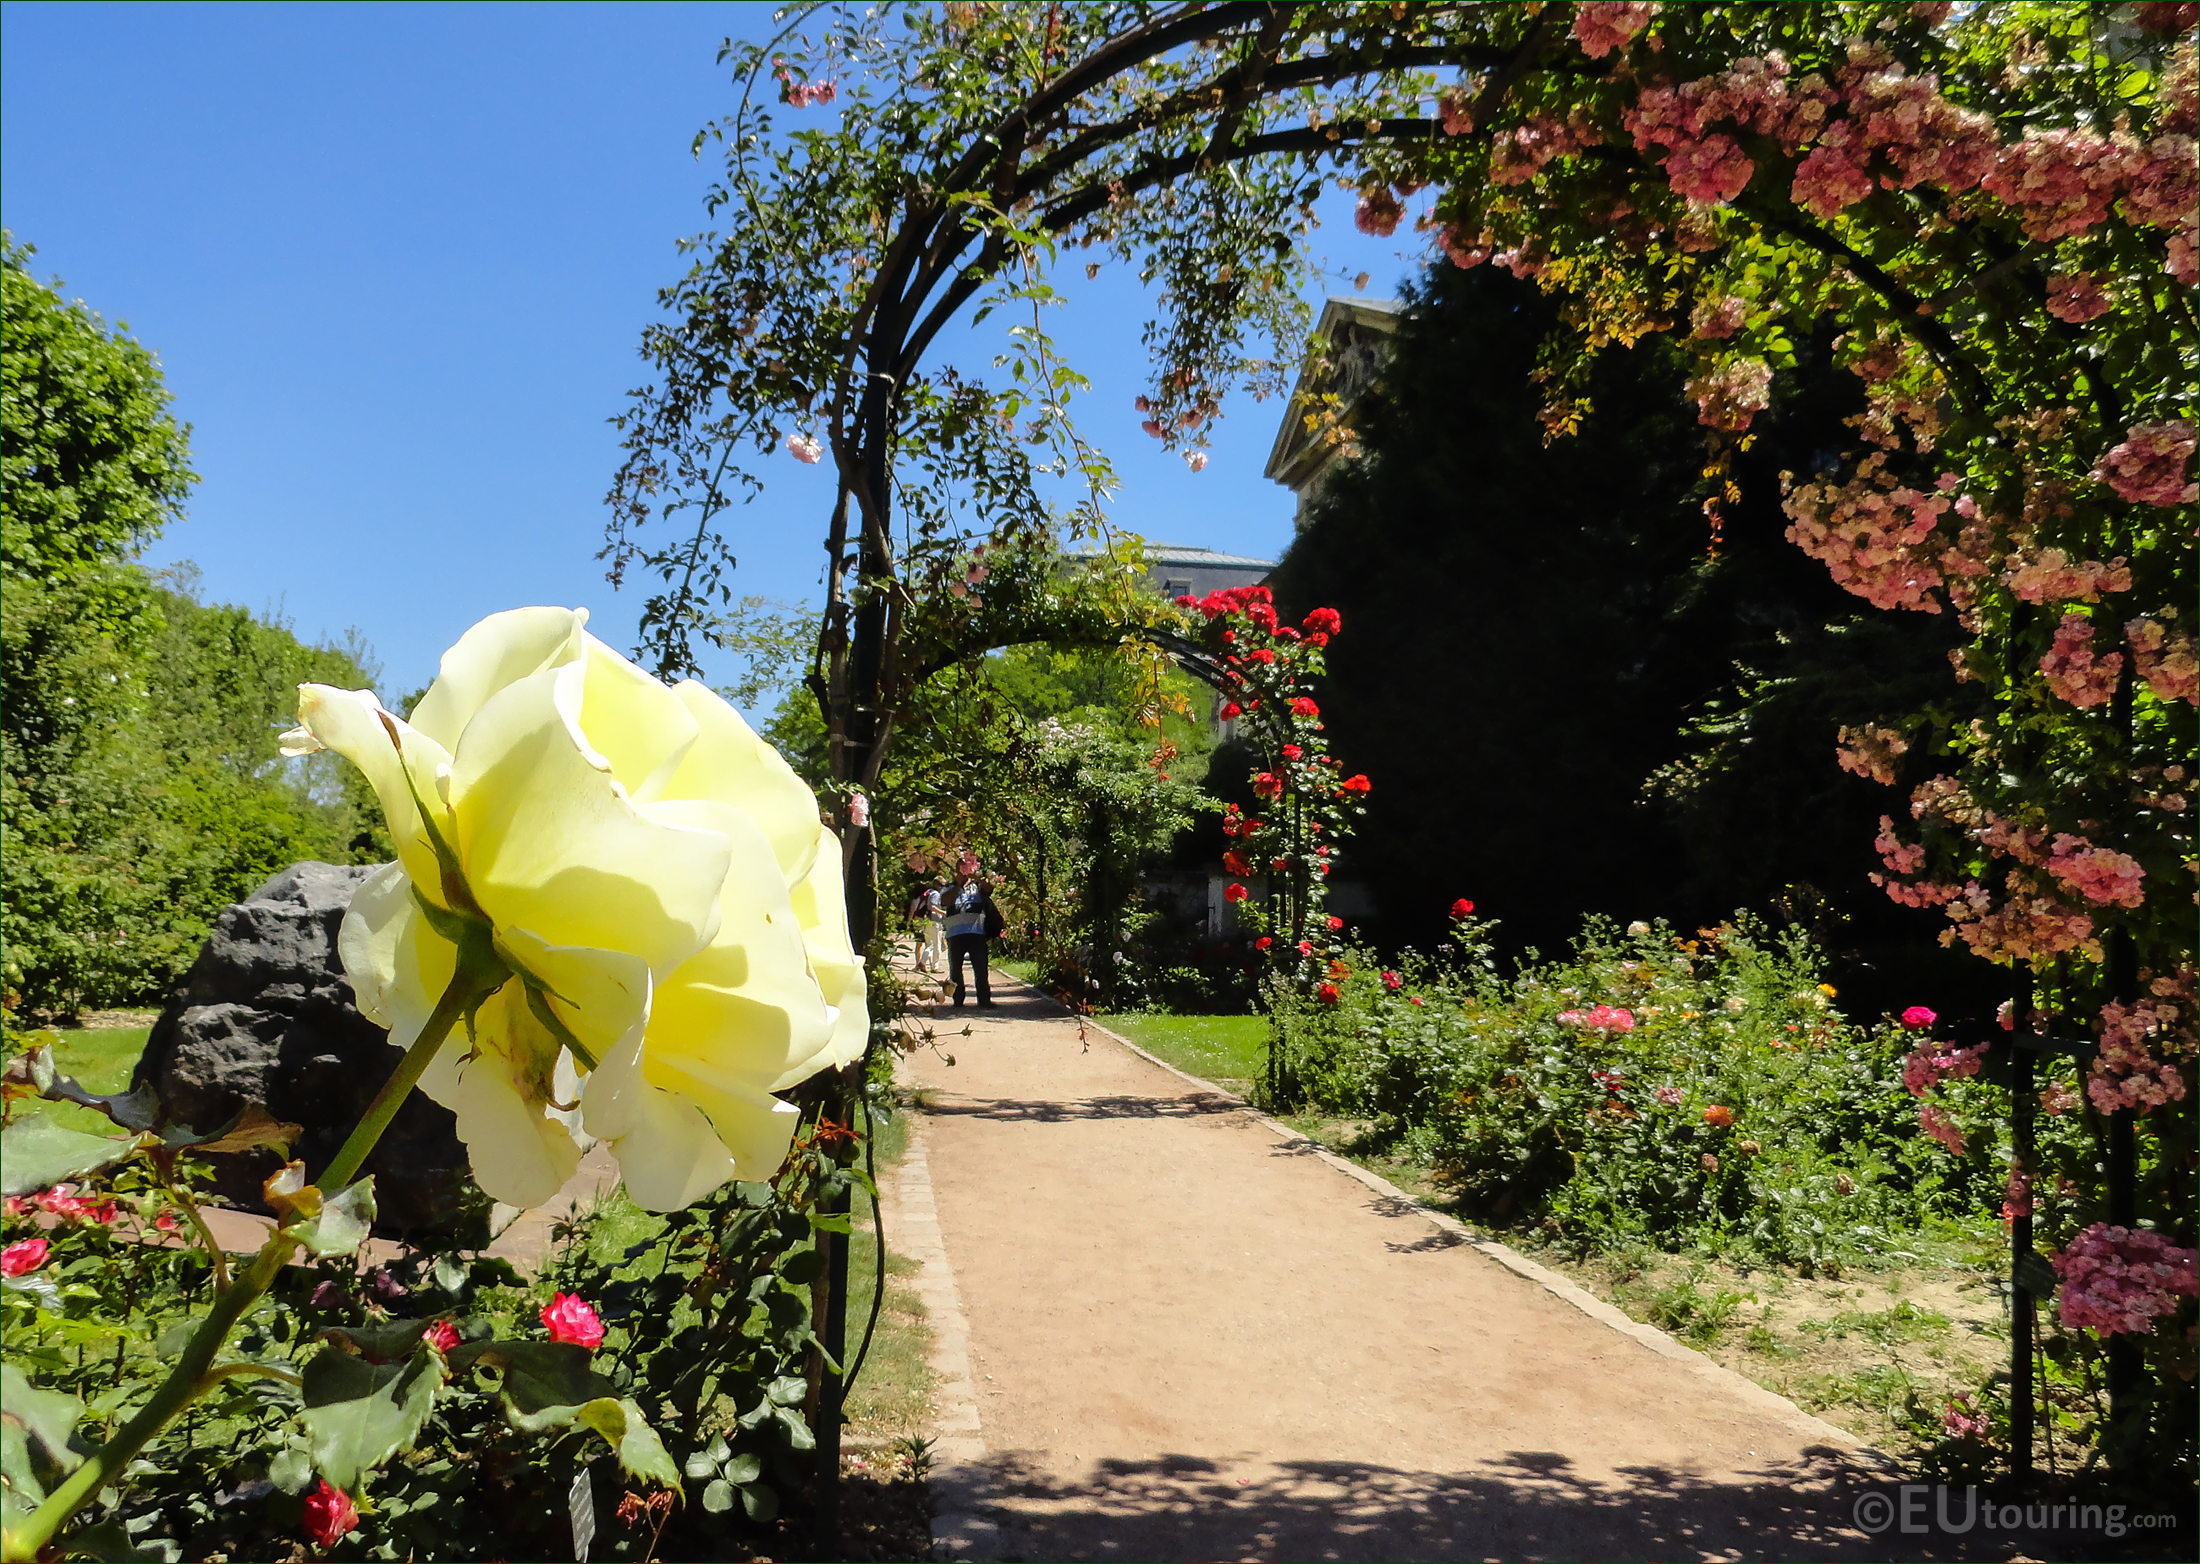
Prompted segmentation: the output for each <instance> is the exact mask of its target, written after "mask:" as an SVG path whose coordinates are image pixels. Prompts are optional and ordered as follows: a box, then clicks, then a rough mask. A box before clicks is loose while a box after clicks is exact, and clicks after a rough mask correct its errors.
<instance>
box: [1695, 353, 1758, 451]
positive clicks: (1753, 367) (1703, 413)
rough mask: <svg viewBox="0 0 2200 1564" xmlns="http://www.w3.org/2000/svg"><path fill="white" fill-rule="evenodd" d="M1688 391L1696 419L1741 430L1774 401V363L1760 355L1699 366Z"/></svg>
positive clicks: (1735, 431) (1709, 424) (1703, 422)
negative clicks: (1772, 364) (1694, 407)
mask: <svg viewBox="0 0 2200 1564" xmlns="http://www.w3.org/2000/svg"><path fill="white" fill-rule="evenodd" d="M1688 394H1689V396H1690V397H1691V398H1693V399H1694V401H1695V403H1696V422H1698V423H1700V424H1704V425H1707V426H1709V427H1710V428H1713V429H1724V430H1726V431H1728V432H1729V433H1733V434H1739V433H1741V432H1742V431H1743V430H1746V429H1747V428H1748V427H1749V425H1750V421H1751V420H1752V419H1754V418H1755V417H1756V416H1757V415H1758V414H1759V413H1761V412H1763V411H1764V410H1765V409H1766V408H1767V407H1770V406H1771V405H1772V366H1771V365H1770V364H1767V363H1766V362H1765V361H1764V360H1763V359H1761V358H1730V359H1727V360H1725V361H1723V362H1721V363H1717V364H1713V365H1710V366H1708V367H1705V368H1701V369H1699V370H1697V372H1696V373H1695V374H1694V375H1692V376H1690V377H1689V381H1688Z"/></svg>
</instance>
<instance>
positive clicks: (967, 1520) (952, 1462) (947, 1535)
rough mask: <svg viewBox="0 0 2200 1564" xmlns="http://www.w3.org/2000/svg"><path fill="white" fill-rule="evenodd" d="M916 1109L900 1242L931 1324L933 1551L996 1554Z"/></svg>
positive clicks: (903, 1183)
mask: <svg viewBox="0 0 2200 1564" xmlns="http://www.w3.org/2000/svg"><path fill="white" fill-rule="evenodd" d="M905 1111H907V1112H908V1114H909V1141H908V1145H907V1147H906V1149H905V1150H904V1151H903V1152H902V1157H901V1166H900V1168H899V1169H898V1170H897V1171H896V1175H895V1189H894V1208H895V1209H894V1215H895V1218H896V1223H895V1226H896V1228H897V1229H898V1231H897V1232H896V1233H895V1243H894V1248H895V1250H896V1251H897V1252H898V1253H900V1254H901V1255H903V1256H904V1257H906V1258H908V1259H910V1260H914V1261H915V1262H916V1263H917V1274H916V1278H915V1287H916V1292H917V1296H918V1297H919V1298H920V1299H922V1300H923V1302H924V1314H925V1320H926V1322H927V1324H928V1325H929V1326H930V1327H931V1337H932V1343H931V1350H930V1352H929V1353H928V1354H927V1357H928V1360H929V1362H930V1364H931V1368H932V1428H933V1432H934V1435H935V1438H934V1441H933V1445H932V1467H931V1470H930V1472H929V1473H927V1475H926V1478H925V1482H926V1485H927V1486H928V1487H929V1488H930V1489H931V1494H932V1504H933V1515H932V1556H933V1557H934V1558H942V1559H972V1560H982V1559H996V1558H999V1557H1000V1551H1001V1528H1000V1525H999V1523H997V1522H995V1521H993V1520H990V1519H988V1518H987V1516H986V1515H985V1513H984V1511H985V1508H986V1501H987V1499H988V1497H989V1495H990V1493H991V1481H990V1477H989V1474H988V1473H987V1471H986V1468H985V1466H984V1464H983V1463H984V1458H985V1437H984V1431H983V1430H982V1429H981V1428H980V1427H979V1425H978V1391H977V1386H976V1385H975V1383H974V1382H973V1381H972V1379H971V1377H970V1326H969V1322H968V1321H967V1320H966V1319H965V1317H964V1315H963V1307H962V1295H961V1294H960V1293H959V1292H957V1291H956V1290H955V1268H954V1266H953V1265H952V1264H951V1263H950V1262H949V1260H948V1258H947V1246H946V1243H945V1242H944V1240H943V1239H942V1238H941V1235H940V1216H939V1207H938V1206H937V1205H936V1204H934V1202H933V1198H932V1167H931V1163H930V1162H929V1161H928V1160H927V1159H926V1157H925V1148H924V1119H923V1114H922V1112H921V1110H918V1109H916V1108H914V1107H912V1108H910V1109H908V1110H905Z"/></svg>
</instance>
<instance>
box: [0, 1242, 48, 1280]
mask: <svg viewBox="0 0 2200 1564" xmlns="http://www.w3.org/2000/svg"><path fill="white" fill-rule="evenodd" d="M46 1248H47V1245H46V1240H45V1239H43V1238H26V1239H24V1240H23V1241H22V1242H21V1243H19V1244H10V1245H8V1247H7V1248H5V1249H0V1276H28V1275H29V1274H30V1273H31V1272H33V1271H35V1270H37V1269H38V1268H39V1267H40V1266H42V1265H44V1264H45V1263H46Z"/></svg>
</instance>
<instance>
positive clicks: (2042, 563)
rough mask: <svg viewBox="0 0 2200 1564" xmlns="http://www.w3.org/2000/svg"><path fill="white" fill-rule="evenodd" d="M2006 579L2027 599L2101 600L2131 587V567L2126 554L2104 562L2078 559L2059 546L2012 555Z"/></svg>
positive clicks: (2031, 601)
mask: <svg viewBox="0 0 2200 1564" xmlns="http://www.w3.org/2000/svg"><path fill="white" fill-rule="evenodd" d="M2003 579H2004V580H2006V581H2007V582H2008V583H2009V590H2010V591H2012V592H2014V593H2015V594H2016V595H2017V596H2018V597H2020V598H2022V599H2023V600H2024V601H2025V602H2027V603H2069V602H2080V603H2098V602H2099V601H2100V600H2101V596H2102V594H2103V593H2106V592H2128V591H2130V590H2131V568H2130V566H2129V565H2128V564H2127V563H2126V562H2125V561H2124V559H2123V558H2122V556H2120V555H2119V556H2118V557H2117V558H2115V559H2112V560H2110V561H2109V562H2108V563H2107V564H2105V565H2103V564H2099V563H2096V562H2093V561H2088V560H2075V561H2074V560H2072V559H2071V557H2070V556H2069V555H2068V554H2066V553H2064V552H2063V551H2062V550H2061V549H2059V548H2049V549H2041V550H2040V551H2039V552H2038V553H2036V554H2035V553H2032V552H2030V551H2029V550H2023V551H2020V552H2018V553H2015V554H2012V555H2010V556H2009V569H2008V573H2007V574H2006V575H2005V576H2004V577H2003Z"/></svg>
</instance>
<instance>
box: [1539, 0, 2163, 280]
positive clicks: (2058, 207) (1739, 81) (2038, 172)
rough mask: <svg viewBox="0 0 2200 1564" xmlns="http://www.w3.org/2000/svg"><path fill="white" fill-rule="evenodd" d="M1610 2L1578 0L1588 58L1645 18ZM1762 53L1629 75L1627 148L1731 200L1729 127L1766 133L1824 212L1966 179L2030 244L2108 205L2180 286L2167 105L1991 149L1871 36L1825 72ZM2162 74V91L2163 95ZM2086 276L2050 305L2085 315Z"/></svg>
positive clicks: (2041, 132) (1801, 201)
mask: <svg viewBox="0 0 2200 1564" xmlns="http://www.w3.org/2000/svg"><path fill="white" fill-rule="evenodd" d="M1627 9H1628V8H1626V7H1610V8H1604V7H1592V6H1583V7H1581V8H1580V9H1579V10H1578V11H1577V12H1576V15H1575V21H1574V33H1575V37H1576V38H1577V39H1579V40H1581V43H1582V48H1583V51H1584V52H1585V53H1590V54H1592V55H1593V56H1595V57H1601V56H1602V55H1603V54H1605V53H1609V52H1610V51H1611V50H1612V49H1614V48H1617V47H1621V46H1623V45H1624V44H1625V43H1626V42H1627V40H1628V39H1629V38H1631V37H1632V36H1633V32H1634V31H1640V29H1641V26H1642V25H1643V24H1644V23H1646V22H1647V21H1648V17H1647V15H1645V16H1643V17H1641V18H1640V20H1639V21H1635V22H1634V24H1633V29H1632V31H1628V32H1625V33H1622V32H1621V31H1620V29H1619V27H1618V26H1616V25H1615V21H1616V19H1615V18H1614V17H1613V16H1612V15H1611V14H1610V13H1611V12H1618V11H1624V10H1627ZM1790 74H1791V73H1790V68H1789V65H1788V62H1787V60H1786V59H1785V57H1784V56H1782V55H1781V54H1780V53H1779V52H1778V51H1773V52H1771V53H1768V54H1766V55H1764V56H1762V57H1751V58H1747V59H1743V60H1739V61H1737V62H1736V63H1735V64H1734V65H1733V67H1731V68H1730V69H1729V70H1727V71H1726V72H1725V73H1724V74H1722V75H1718V76H1706V77H1702V78H1699V79H1698V80H1695V81H1688V82H1681V83H1678V84H1675V85H1671V86H1664V85H1658V86H1648V87H1644V88H1643V89H1642V90H1641V91H1640V92H1639V93H1638V94H1637V96H1636V100H1635V103H1634V105H1633V106H1632V107H1631V108H1629V109H1628V110H1627V111H1626V114H1625V123H1626V126H1627V129H1628V131H1629V133H1630V134H1632V135H1633V137H1634V139H1635V147H1636V150H1637V151H1641V152H1648V151H1650V150H1651V149H1652V148H1653V147H1659V146H1662V147H1664V148H1666V149H1667V150H1666V153H1665V156H1664V165H1665V171H1666V177H1667V179H1668V181H1669V182H1670V183H1671V185H1672V187H1673V189H1674V190H1675V191H1676V192H1677V193H1679V194H1680V195H1682V196H1684V197H1686V198H1688V199H1689V200H1691V201H1696V202H1701V203H1704V204H1707V205H1717V204H1720V203H1723V202H1727V201H1731V200H1732V199H1734V197H1735V196H1737V195H1739V194H1740V193H1741V191H1742V190H1743V189H1744V188H1745V187H1746V186H1747V185H1748V184H1749V181H1750V179H1751V177H1752V175H1753V174H1754V173H1755V165H1754V163H1753V161H1752V159H1751V157H1750V155H1749V153H1748V152H1747V151H1746V150H1744V148H1743V147H1742V145H1741V143H1740V142H1739V141H1737V140H1736V134H1737V133H1746V134H1750V135H1755V136H1761V137H1764V138H1766V139H1769V140H1771V141H1774V142H1776V143H1777V144H1778V145H1779V147H1780V149H1781V150H1782V151H1783V152H1784V153H1786V154H1787V155H1788V156H1790V157H1794V156H1797V155H1798V154H1801V153H1803V152H1804V149H1805V148H1809V149H1810V150H1809V151H1808V154H1807V155H1805V156H1803V157H1802V161H1801V162H1800V163H1799V164H1798V165H1797V167H1796V170H1795V174H1794V178H1793V181H1792V184H1791V187H1790V194H1791V196H1792V198H1793V200H1794V201H1795V202H1796V204H1797V205H1799V206H1802V207H1804V208H1805V209H1806V210H1808V211H1809V212H1810V213H1811V214H1812V215H1813V216H1815V217H1818V218H1819V219H1821V220H1825V219H1830V218H1833V217H1835V216H1837V215H1839V214H1840V213H1841V212H1843V211H1845V210H1846V209H1847V208H1849V207H1851V206H1853V205H1855V204H1856V203H1857V202H1859V201H1862V200H1863V199H1864V198H1865V197H1867V196H1869V195H1870V194H1871V193H1872V191H1873V190H1874V189H1875V188H1877V187H1879V186H1881V185H1884V186H1886V187H1888V188H1891V189H1902V190H1909V189H1914V188H1916V187H1918V186H1920V185H1930V186H1933V187H1935V188H1936V189H1938V190H1940V191H1942V192H1944V193H1946V194H1948V195H1962V194H1964V193H1965V192H1967V191H1970V190H1973V189H1978V188H1982V189H1984V190H1985V191H1986V192H1987V193H1988V194H1990V195H1992V196H1993V197H1995V198H1996V199H1997V200H1999V201H2001V202H2002V203H2003V204H2004V205H2006V206H2007V207H2008V208H2009V209H2010V210H2011V211H2012V212H2013V213H2014V214H2015V215H2016V217H2017V218H2018V221H2019V223H2020V225H2021V227H2022V228H2023V230H2024V233H2025V236H2026V237H2027V238H2029V239H2032V240H2036V241H2039V242H2041V243H2053V242H2054V241H2056V240H2058V239H2065V238H2070V237H2073V236H2075V235H2078V234H2083V233H2085V232H2087V231H2089V230H2090V229H2092V228H2095V227H2097V226H2099V225H2100V224H2101V223H2102V222H2104V221H2106V220H2107V218H2108V216H2109V214H2110V212H2111V211H2112V210H2113V209H2115V207H2116V205H2117V203H2118V202H2119V201H2120V202H2121V203H2122V209H2123V213H2124V216H2125V217H2126V218H2127V219H2128V220H2129V221H2130V222H2131V223H2133V224H2134V225H2136V226H2139V227H2143V228H2163V229H2169V230H2171V231H2172V232H2171V234H2170V237H2169V241H2168V245H2167V268H2168V270H2169V271H2170V273H2171V274H2172V275H2173V276H2175V277H2177V279H2178V280H2179V281H2180V282H2184V283H2186V284H2187V285H2190V284H2191V282H2192V281H2193V274H2194V272H2195V267H2196V260H2195V252H2196V248H2200V229H2196V224H2195V218H2194V215H2193V214H2194V207H2195V205H2196V197H2200V176H2196V173H2195V160H2194V144H2193V138H2192V133H2191V132H2192V128H2193V127H2192V126H2191V125H2190V124H2188V123H2187V116H2185V115H2183V114H2181V113H2178V112H2176V111H2174V110H2173V112H2172V113H2171V114H2170V115H2169V116H2167V117H2166V118H2165V120H2164V122H2163V124H2162V125H2161V126H2159V127H2157V128H2158V129H2159V131H2160V132H2161V134H2158V135H2157V136H2156V137H2155V138H2154V139H2153V140H2151V141H2148V142H2144V143H2142V142H2141V141H2140V140H2139V139H2138V138H2137V137H2136V136H2134V135H2132V134H2130V133H2128V132H2121V131H2120V132H2118V133H2117V134H2115V135H2114V136H2109V135H2103V134H2101V133H2100V132H2098V131H2094V130H2091V129H2083V128H2074V127H2067V126H2048V127H2034V128H2033V129H2031V130H2030V131H2028V132H2027V133H2026V135H2025V136H2024V138H2023V139H2022V140H2021V141H2018V142H2015V143H2013V144H2010V145H2007V146H2004V145H2002V144H2001V143H2000V141H1999V140H1998V138H1997V137H1996V135H1995V130H1994V123H1993V120H1992V119H1991V118H1990V117H1989V116H1988V115H1986V114H1984V113H1981V112H1980V111H1978V110H1976V109H1970V108H1966V107H1964V106H1962V105H1960V104H1957V103H1955V102H1952V101H1951V100H1949V99H1948V98H1947V97H1945V96H1943V95H1942V93H1941V91H1940V84H1939V81H1938V79H1937V78H1936V77H1934V76H1932V75H1924V76H1912V75H1910V74H1909V72H1908V70H1907V68H1906V67H1905V66H1904V65H1903V64H1902V63H1901V61H1899V60H1897V59H1896V58H1895V57H1894V55H1893V54H1892V53H1891V52H1890V51H1889V50H1887V49H1886V48H1884V47H1883V46H1881V45H1880V44H1878V43H1876V42H1873V41H1870V40H1868V39H1863V38H1858V39H1853V40H1851V41H1850V44H1849V56H1848V59H1847V61H1846V63H1845V64H1843V65H1842V66H1841V68H1840V69H1838V70H1837V71H1835V72H1834V74H1833V79H1832V80H1831V81H1828V80H1827V79H1826V78H1825V77H1824V76H1823V75H1820V74H1818V73H1816V72H1813V73H1811V74H1809V75H1807V76H1804V77H1802V78H1801V79H1800V80H1790ZM2175 86H2176V84H2175V83H2173V84H2171V88H2172V90H2171V91H2170V92H2169V93H2168V94H2166V96H2169V97H2170V98H2171V100H2172V101H2173V102H2175V101H2177V99H2176V92H2175ZM2098 295H2099V289H2098V287H2097V285H2096V284H2094V283H2093V281H2092V279H2090V278H2081V277H2078V276H2072V277H2068V278H2064V279H2062V280H2061V282H2060V286H2059V287H2058V288H2056V289H2055V291H2054V292H2052V293H2051V296H2050V298H2051V303H2050V307H2051V308H2052V309H2053V310H2054V312H2055V313H2056V314H2057V315H2059V316H2060V317H2061V318H2062V319H2065V320H2090V319H2092V318H2093V317H2094V316H2096V315H2098V314H2100V313H2102V311H2103V310H2105V309H2106V308H2107V304H2106V301H2105V299H2103V298H2100V297H2099V296H2098Z"/></svg>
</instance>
